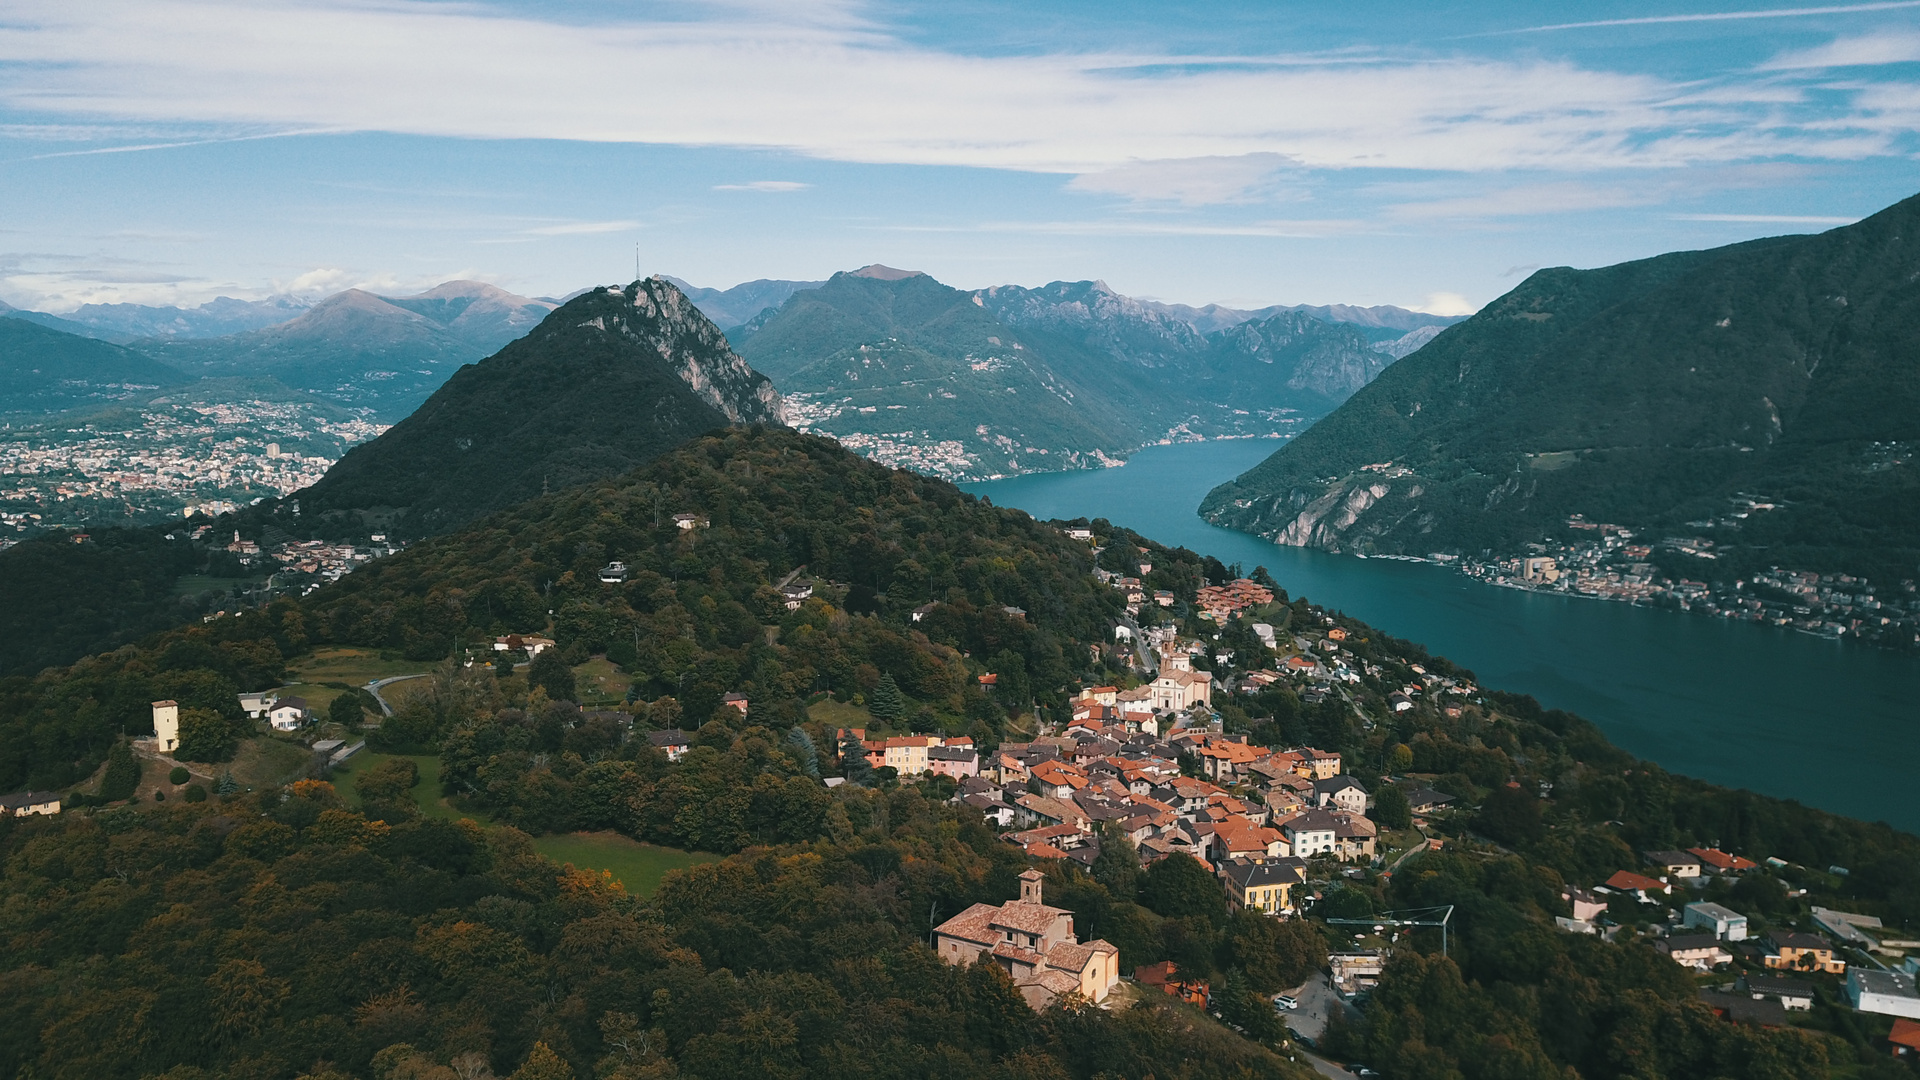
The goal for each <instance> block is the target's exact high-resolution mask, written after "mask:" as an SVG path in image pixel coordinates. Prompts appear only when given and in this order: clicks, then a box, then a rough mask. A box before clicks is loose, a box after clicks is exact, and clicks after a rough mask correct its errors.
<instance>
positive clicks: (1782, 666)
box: [963, 439, 1920, 854]
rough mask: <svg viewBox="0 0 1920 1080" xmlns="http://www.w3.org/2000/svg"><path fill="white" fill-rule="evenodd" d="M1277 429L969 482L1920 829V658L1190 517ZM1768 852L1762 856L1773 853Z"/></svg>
mask: <svg viewBox="0 0 1920 1080" xmlns="http://www.w3.org/2000/svg"><path fill="white" fill-rule="evenodd" d="M1278 446H1279V443H1277V442H1275V441H1273V440H1270V439H1257V440H1256V439H1242V440H1226V441H1220V442H1205V443H1184V444H1181V445H1177V446H1156V447H1149V448H1148V449H1146V450H1143V451H1141V452H1139V453H1137V454H1135V455H1134V456H1133V458H1132V459H1131V460H1130V461H1129V462H1128V463H1127V464H1126V465H1124V466H1121V467H1118V468H1112V469H1102V470H1099V471H1091V472H1071V473H1044V474H1039V475H1033V476H1019V477H1013V478H1011V479H1006V480H992V481H986V482H982V483H975V484H966V485H963V486H964V487H965V488H966V489H967V490H968V491H971V492H973V493H974V494H977V495H984V496H987V497H990V498H991V499H992V500H993V501H994V503H995V504H996V505H999V506H1013V507H1018V508H1020V509H1022V510H1025V511H1027V512H1028V513H1030V514H1032V515H1034V516H1035V517H1038V518H1043V519H1044V518H1074V517H1088V518H1094V517H1104V518H1106V519H1107V520H1109V521H1112V522H1113V523H1115V524H1116V525H1125V526H1127V527H1128V528H1131V529H1134V530H1135V531H1137V532H1139V533H1141V534H1142V535H1144V536H1149V537H1152V538H1153V539H1155V540H1157V541H1159V542H1160V543H1163V544H1168V545H1176V546H1183V547H1187V548H1190V549H1192V550H1194V551H1197V552H1200V553H1202V554H1206V555H1212V556H1213V557H1215V558H1217V559H1219V560H1220V561H1221V562H1224V563H1228V564H1232V563H1236V562H1237V563H1241V564H1243V565H1244V566H1245V567H1246V569H1247V570H1248V571H1251V570H1252V569H1253V568H1254V567H1255V566H1265V567H1266V568H1267V570H1268V571H1269V572H1271V573H1272V574H1273V576H1274V578H1275V579H1277V580H1278V581H1279V582H1280V584H1281V585H1282V586H1284V587H1285V588H1286V589H1287V591H1288V592H1289V593H1290V594H1291V595H1293V596H1295V597H1299V596H1305V597H1307V598H1308V599H1310V600H1312V601H1313V602H1314V603H1316V604H1320V605H1322V606H1324V607H1329V608H1334V609H1337V610H1340V611H1344V612H1346V613H1347V614H1350V615H1353V616H1355V617H1357V618H1360V619H1363V620H1365V621H1366V622H1368V623H1371V624H1372V625H1373V626H1376V627H1378V628H1379V629H1380V630H1382V631H1384V632H1386V633H1389V634H1392V635H1394V636H1395V637H1401V638H1407V639H1410V640H1413V641H1418V642H1420V643H1421V644H1423V645H1425V646H1426V647H1427V648H1428V649H1429V650H1431V651H1433V652H1435V653H1437V654H1440V655H1443V656H1446V657H1447V658H1448V659H1450V660H1452V661H1454V662H1455V663H1457V664H1462V665H1465V666H1466V667H1469V668H1472V669H1473V671H1474V674H1475V675H1477V676H1478V677H1479V680H1480V682H1481V684H1482V685H1484V686H1487V687H1490V688H1497V689H1501V690H1510V691H1518V692H1520V693H1526V694H1532V695H1533V696H1534V697H1536V698H1538V699H1539V700H1540V701H1541V702H1542V703H1543V704H1545V705H1548V706H1550V707H1553V708H1560V709H1566V710H1568V711H1570V712H1575V713H1579V714H1580V715H1581V716H1584V717H1586V718H1587V719H1589V720H1591V721H1593V722H1594V723H1595V724H1597V725H1599V727H1600V728H1601V730H1603V731H1604V732H1606V734H1607V737H1608V738H1610V739H1612V740H1613V741H1614V742H1615V743H1616V744H1618V745H1619V746H1621V747H1623V748H1625V749H1626V750H1628V751H1630V752H1632V753H1634V754H1636V755H1638V756H1640V757H1643V758H1646V759H1648V760H1650V761H1655V762H1658V763H1659V764H1660V765H1661V766H1662V767H1663V768H1665V769H1667V770H1669V771H1671V772H1676V773H1683V774H1685V775H1688V776H1694V777H1699V778H1700V779H1703V780H1709V781H1712V782H1714V783H1717V784H1725V785H1727V786H1729V787H1744V788H1749V789H1752V790H1754V791H1757V792H1761V793H1763V794H1767V795H1775V796H1780V797H1784V798H1792V799H1799V800H1800V801H1802V802H1804V803H1807V804H1809V805H1812V806H1818V807H1821V808H1823V809H1826V810H1832V811H1835V812H1837V813H1842V814H1847V815H1850V816H1853V817H1858V818H1864V819H1867V820H1870V821H1887V822H1891V823H1893V824H1894V825H1897V826H1899V827H1900V828H1902V829H1905V830H1907V831H1910V832H1920V800H1916V799H1915V797H1914V789H1913V787H1911V786H1910V785H1912V784H1913V772H1914V767H1915V764H1916V762H1920V658H1916V657H1913V656H1912V655H1909V654H1901V653H1892V652H1887V651H1884V650H1879V649H1873V648H1866V647H1861V646H1857V645H1853V644H1850V643H1842V642H1838V641H1828V640H1823V639H1819V638H1814V637H1810V636H1808V635H1805V634H1800V633H1796V632H1794V631H1791V630H1783V629H1780V628H1777V627H1766V626H1755V625H1753V624H1750V623H1735V622H1729V621H1726V620H1722V619H1714V618H1709V617H1704V616H1695V615H1687V614H1682V613H1675V612H1666V611H1655V610H1652V609H1649V608H1637V607H1633V606H1631V605H1628V604H1621V603H1611V602H1607V601H1601V600H1588V599H1581V598H1577V597H1567V596H1550V595H1541V594H1537V593H1529V592H1521V591H1518V590H1514V589H1502V588H1498V587H1496V586H1492V585H1485V584H1482V583H1480V582H1477V581H1473V580H1471V579H1469V578H1467V577H1465V576H1463V575H1461V574H1459V573H1457V572H1455V571H1452V570H1449V569H1446V568H1445V567H1442V566H1438V565H1435V564H1431V563H1409V562H1398V561H1393V560H1387V559H1358V558H1354V557H1352V556H1346V555H1329V554H1326V553H1324V552H1318V551H1305V550H1302V549H1300V548H1285V547H1279V546H1277V545H1274V544H1271V543H1268V542H1267V541H1265V540H1262V539H1260V538H1259V537H1256V536H1251V535H1249V534H1247V533H1240V532H1234V531H1232V530H1229V529H1221V528H1216V527H1214V526H1212V525H1209V524H1207V523H1206V522H1205V521H1202V520H1201V519H1200V517H1199V516H1198V515H1197V514H1196V513H1195V510H1196V509H1197V508H1198V507H1199V505H1200V500H1201V499H1202V498H1203V497H1204V496H1205V495H1206V493H1207V491H1208V490H1209V489H1211V488H1212V487H1213V486H1215V485H1216V484H1219V483H1221V482H1223V481H1225V480H1228V479H1231V478H1232V477H1234V476H1237V475H1239V474H1240V473H1241V472H1244V471H1245V470H1247V469H1249V468H1251V467H1252V466H1254V465H1255V464H1257V463H1258V462H1260V461H1261V460H1262V459H1264V458H1265V457H1266V456H1267V455H1269V454H1271V453H1272V452H1273V451H1274V449H1275V448H1276V447H1278ZM1762 854H1764V853H1762Z"/></svg>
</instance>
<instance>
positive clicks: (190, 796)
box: [181, 784, 207, 802]
mask: <svg viewBox="0 0 1920 1080" xmlns="http://www.w3.org/2000/svg"><path fill="white" fill-rule="evenodd" d="M181 798H184V799H186V800H187V801H188V802H206V801H207V789H206V788H203V787H201V786H200V785H199V784H188V785H187V792H186V794H185V795H183V796H181Z"/></svg>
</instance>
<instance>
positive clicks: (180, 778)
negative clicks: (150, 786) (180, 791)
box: [167, 765, 193, 787]
mask: <svg viewBox="0 0 1920 1080" xmlns="http://www.w3.org/2000/svg"><path fill="white" fill-rule="evenodd" d="M191 779H193V774H192V773H190V772H188V771H187V770H186V767H185V766H183V765H175V766H174V767H173V769H172V770H171V771H169V772H168V773H167V783H169V784H172V785H173V786H174V787H179V786H180V785H181V784H184V783H186V782H187V781H189V780H191Z"/></svg>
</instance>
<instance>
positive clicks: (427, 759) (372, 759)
mask: <svg viewBox="0 0 1920 1080" xmlns="http://www.w3.org/2000/svg"><path fill="white" fill-rule="evenodd" d="M397 757H404V758H406V759H407V760H409V761H411V762H413V763H414V765H415V766H417V767H418V768H419V770H420V783H419V786H417V787H415V788H414V789H413V801H414V803H415V805H417V806H419V807H420V816H422V817H430V818H441V819H444V820H446V821H458V820H460V819H461V818H465V817H470V818H474V819H475V820H476V821H480V822H481V823H482V824H484V823H485V819H484V818H483V817H481V816H480V815H477V814H468V813H463V812H461V811H459V810H456V809H454V808H453V807H452V806H451V805H450V804H448V802H447V800H445V799H443V798H441V797H440V759H439V757H437V756H436V755H433V754H376V753H373V752H371V751H368V750H362V751H360V752H359V753H357V754H355V755H353V756H352V757H350V758H348V759H347V760H346V763H345V764H343V765H341V766H340V767H339V768H337V769H335V770H333V775H334V786H335V787H336V788H338V789H339V790H340V795H341V797H342V798H344V799H346V800H347V801H349V802H351V803H353V804H354V805H355V806H358V805H360V795H359V793H358V792H356V791H355V790H354V789H353V777H354V774H356V773H364V772H367V771H368V770H370V769H373V768H374V767H376V766H378V765H379V764H380V763H381V762H383V761H389V760H391V759H393V758H397Z"/></svg>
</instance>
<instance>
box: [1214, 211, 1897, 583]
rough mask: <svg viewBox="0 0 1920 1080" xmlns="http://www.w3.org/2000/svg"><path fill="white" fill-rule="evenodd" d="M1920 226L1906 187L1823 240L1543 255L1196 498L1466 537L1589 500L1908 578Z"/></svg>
mask: <svg viewBox="0 0 1920 1080" xmlns="http://www.w3.org/2000/svg"><path fill="white" fill-rule="evenodd" d="M1916 238H1920V197H1916V198H1915V199H1909V200H1907V201H1905V202H1902V203H1900V204H1898V205H1896V206H1894V207H1892V208H1890V209H1888V210H1885V211H1883V212H1881V213H1879V214H1876V215H1874V216H1873V217H1871V218H1868V219H1866V220H1865V221H1862V222H1859V223H1858V224H1855V225H1850V226H1847V227H1845V228H1841V229H1835V230H1833V231H1831V232H1827V233H1823V234H1820V235H1817V236H1787V237H1777V238H1774V239H1768V240H1756V241H1753V242H1750V243H1745V244H1736V245H1733V246H1731V247H1724V248H1716V249H1713V250H1711V251H1689V252H1680V253H1676V254H1671V255H1663V256H1660V257H1658V258H1653V259H1645V260H1641V261H1639V262H1631V263H1623V264H1621V265H1618V266H1610V267H1605V268H1602V269H1598V270H1572V269H1567V268H1564V267H1562V268H1558V269H1549V270H1541V271H1539V272H1537V273H1535V274H1534V275H1533V276H1531V277H1530V278H1528V279H1527V280H1526V281H1525V282H1524V283H1522V284H1521V285H1520V286H1519V287H1518V288H1516V289H1514V290H1513V291H1512V292H1510V293H1508V294H1507V295H1505V296H1503V297H1501V298H1500V299H1498V300H1496V301H1494V302H1493V303H1492V304H1489V305H1487V307H1486V308H1484V309H1482V310H1481V312H1480V313H1479V314H1477V315H1475V316H1474V317H1473V318H1472V319H1470V320H1468V321H1467V322H1465V323H1462V324H1461V325H1459V326H1455V327H1452V328H1450V329H1448V330H1446V331H1445V332H1443V333H1441V334H1440V335H1439V336H1438V337H1437V338H1435V339H1434V340H1433V341H1432V342H1431V343H1429V344H1427V345H1426V346H1425V347H1424V348H1421V349H1420V350H1419V351H1417V352H1414V353H1413V354H1411V355H1409V356H1407V357H1406V358H1405V359H1403V360H1400V361H1399V362H1397V363H1395V364H1394V365H1392V366H1391V367H1389V368H1388V369H1387V371H1386V373H1385V374H1383V375H1381V376H1380V377H1379V378H1378V379H1377V380H1375V381H1374V382H1373V383H1372V384H1371V385H1369V386H1367V387H1366V388H1365V389H1363V390H1361V391H1360V392H1359V393H1357V394H1355V395H1354V396H1353V397H1352V398H1351V399H1350V400H1349V401H1347V403H1346V404H1345V405H1343V406H1341V407H1340V408H1339V409H1338V410H1336V411H1335V412H1334V413H1333V414H1332V415H1330V416H1328V417H1327V418H1326V419H1324V420H1322V421H1320V423H1319V424H1317V425H1315V426H1314V427H1313V428H1312V430H1310V431H1308V432H1307V433H1305V434H1304V435H1302V436H1300V437H1299V438H1298V439H1295V440H1294V441H1293V442H1292V443H1290V444H1289V445H1287V446H1285V447H1282V448H1281V449H1280V451H1279V452H1278V453H1276V454H1274V455H1273V457H1271V458H1270V459H1268V460H1267V461H1266V462H1264V463H1262V464H1261V465H1259V466H1258V467H1256V468H1254V469H1253V470H1251V471H1249V472H1248V473H1246V474H1245V475H1244V476H1241V477H1240V478H1238V479H1237V480H1235V481H1234V482H1233V483H1230V484H1225V485H1222V486H1221V487H1219V488H1217V489H1216V490H1215V491H1214V492H1212V493H1211V494H1210V495H1209V496H1208V497H1207V500H1206V502H1205V504H1204V505H1203V508H1202V512H1203V513H1204V514H1205V515H1206V516H1207V517H1208V518H1209V519H1211V520H1213V521H1215V522H1217V523H1219V524H1223V525H1228V526H1231V527H1234V528H1239V529H1244V530H1247V531H1249V532H1255V533H1259V534H1260V535H1263V536H1268V537H1272V538H1274V539H1276V540H1278V541H1279V542H1281V543H1283V544H1298V545H1306V546H1312V547H1320V548H1328V549H1334V550H1360V551H1366V550H1377V551H1383V552H1411V553H1422V554H1423V553H1426V552H1430V551H1461V552H1467V553H1471V554H1476V555H1477V554H1479V553H1481V552H1483V551H1493V552H1502V553H1504V552H1512V551H1515V550H1518V549H1520V547H1521V546H1522V545H1524V544H1526V543H1528V542H1531V541H1535V540H1539V539H1541V538H1544V537H1558V538H1561V539H1567V538H1569V537H1570V534H1569V533H1568V530H1567V525H1566V522H1567V519H1568V516H1569V515H1571V514H1583V515H1585V516H1586V518H1587V519H1588V520H1590V521H1604V522H1613V523H1617V524H1621V525H1626V526H1628V527H1630V528H1633V529H1635V530H1638V531H1640V532H1642V534H1643V535H1647V536H1650V537H1651V538H1653V539H1656V540H1657V539H1659V538H1660V537H1661V536H1663V535H1671V534H1673V533H1678V534H1679V535H1681V536H1683V537H1696V536H1699V537H1705V538H1707V539H1709V540H1710V541H1711V543H1712V545H1714V546H1713V551H1714V553H1715V554H1716V555H1717V558H1714V559H1711V560H1696V562H1698V564H1699V565H1698V567H1696V568H1693V573H1694V575H1695V576H1702V575H1709V574H1713V575H1717V574H1719V573H1721V572H1725V573H1728V574H1734V575H1737V574H1739V573H1741V572H1743V568H1746V569H1748V570H1750V569H1751V568H1753V567H1756V566H1757V567H1760V568H1764V567H1765V566H1767V565H1772V564H1778V565H1783V566H1800V567H1807V568H1837V569H1850V570H1851V571H1852V572H1855V573H1865V574H1867V575H1868V576H1871V577H1874V578H1876V579H1877V580H1881V581H1883V582H1887V583H1892V582H1897V581H1899V580H1900V579H1902V578H1912V577H1915V576H1916V573H1915V571H1916V569H1917V568H1920V473H1916V469H1920V463H1917V462H1915V460H1914V456H1915V451H1916V449H1920V288H1916V287H1915V285H1914V282H1915V280H1916V277H1920V271H1917V270H1916V268H1920V258H1917V257H1916V255H1915V240H1916ZM1742 493H1744V496H1745V498H1746V502H1745V503H1743V504H1742V505H1740V506H1735V505H1734V502H1733V500H1734V498H1735V496H1736V495H1737V494H1742ZM1756 501H1757V502H1761V503H1766V504H1768V505H1769V506H1770V507H1771V508H1770V509H1769V508H1762V509H1754V508H1752V507H1751V506H1750V504H1751V503H1753V502H1756ZM1689 546H1691V547H1693V548H1695V549H1696V550H1701V548H1700V547H1699V545H1697V544H1692V545H1689ZM1675 576H1679V575H1678V574H1676V575H1675Z"/></svg>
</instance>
